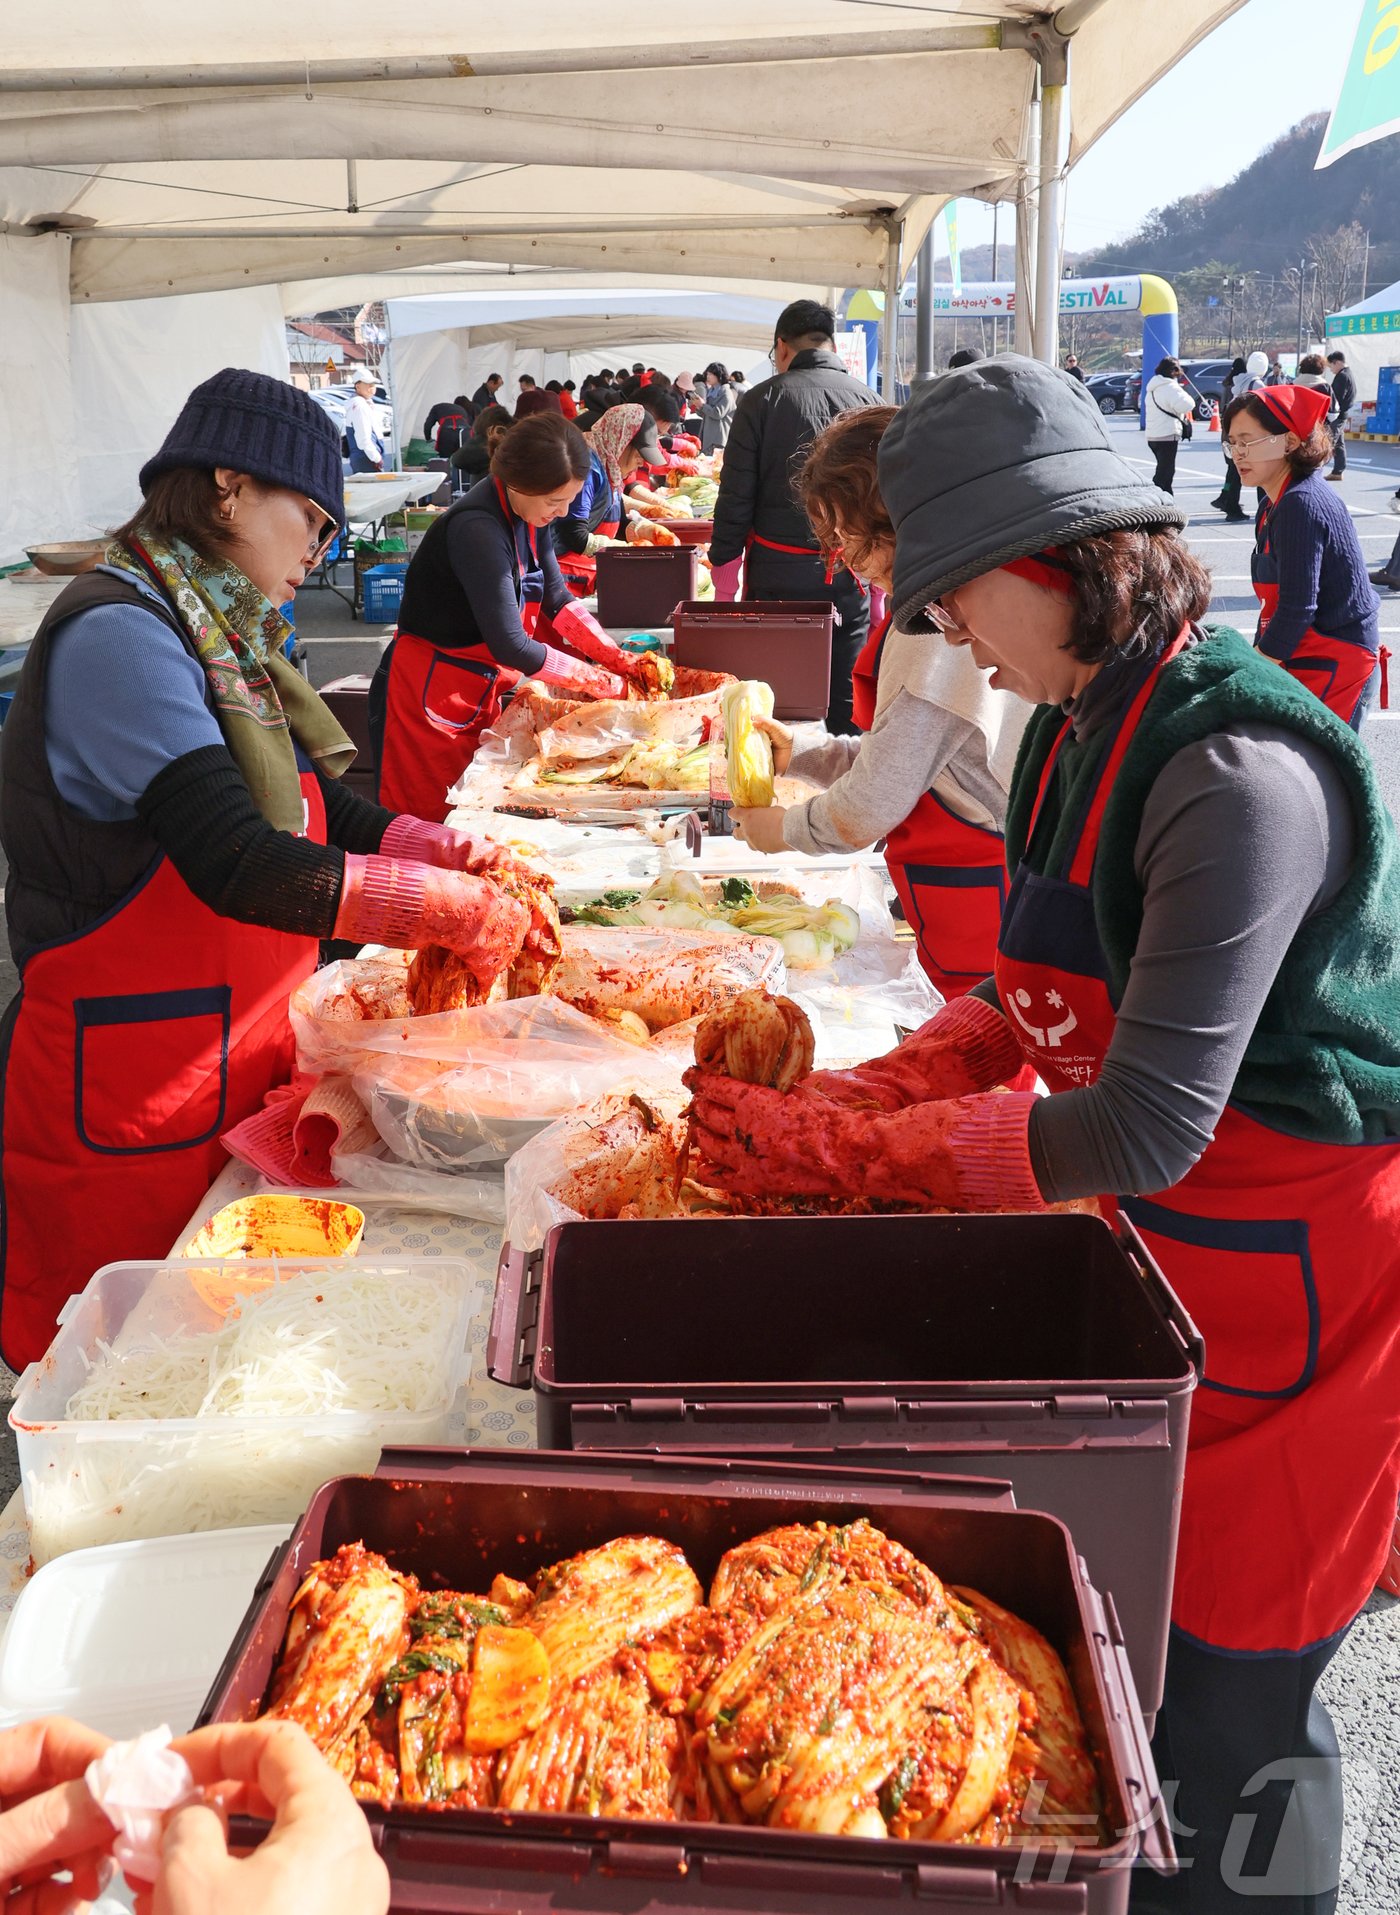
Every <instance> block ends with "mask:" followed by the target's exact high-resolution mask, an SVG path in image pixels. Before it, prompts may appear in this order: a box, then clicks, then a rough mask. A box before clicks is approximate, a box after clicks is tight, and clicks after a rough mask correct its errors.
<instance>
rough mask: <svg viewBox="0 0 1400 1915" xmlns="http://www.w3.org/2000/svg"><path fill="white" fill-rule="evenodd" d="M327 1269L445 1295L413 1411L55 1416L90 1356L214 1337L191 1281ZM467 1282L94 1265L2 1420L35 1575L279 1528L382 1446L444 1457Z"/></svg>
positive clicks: (194, 1265) (397, 1273)
mask: <svg viewBox="0 0 1400 1915" xmlns="http://www.w3.org/2000/svg"><path fill="white" fill-rule="evenodd" d="M337 1269H341V1270H345V1269H353V1270H356V1271H358V1272H359V1273H360V1274H361V1275H364V1274H366V1273H369V1274H372V1275H375V1276H378V1277H382V1278H383V1280H384V1282H385V1283H386V1284H393V1283H394V1282H395V1280H396V1279H402V1278H404V1277H406V1276H415V1277H420V1276H426V1277H430V1278H432V1279H433V1280H434V1281H436V1282H437V1283H439V1284H441V1285H443V1286H444V1287H445V1288H446V1290H447V1291H448V1293H449V1296H450V1298H451V1301H452V1308H453V1311H454V1315H453V1319H452V1328H451V1331H450V1334H449V1335H448V1336H447V1337H446V1339H445V1340H444V1343H443V1346H442V1348H441V1350H440V1352H439V1353H438V1357H437V1361H436V1363H435V1365H434V1368H433V1371H432V1373H431V1375H429V1376H427V1377H425V1378H424V1397H423V1402H424V1407H423V1408H422V1409H421V1410H418V1411H414V1412H405V1411H388V1410H386V1411H379V1412H374V1413H369V1412H359V1411H344V1410H342V1411H335V1412H331V1413H328V1414H325V1415H321V1416H288V1417H271V1416H268V1417H251V1416H242V1417H240V1416H211V1417H204V1418H195V1417H186V1418H178V1419H177V1418H120V1419H111V1420H108V1421H106V1422H98V1421H86V1420H78V1419H73V1418H70V1417H69V1416H68V1404H69V1401H70V1400H71V1398H72V1396H73V1394H74V1392H75V1391H76V1390H77V1389H78V1387H79V1385H80V1384H82V1383H83V1382H84V1381H85V1380H86V1377H87V1375H88V1371H89V1368H90V1367H91V1364H92V1361H93V1359H94V1358H95V1357H96V1356H97V1355H98V1353H99V1352H98V1345H99V1343H104V1344H107V1345H111V1346H113V1347H114V1348H115V1349H116V1351H117V1353H118V1354H119V1355H120V1354H121V1353H123V1352H124V1351H127V1350H131V1349H136V1348H139V1347H140V1346H141V1343H142V1341H143V1340H145V1339H148V1338H164V1337H171V1336H176V1335H180V1334H182V1333H194V1332H199V1331H206V1330H213V1329H217V1328H218V1326H219V1323H220V1321H221V1319H220V1316H219V1315H218V1314H217V1313H216V1312H215V1311H213V1310H211V1309H210V1307H209V1306H208V1304H206V1303H205V1301H204V1299H203V1297H202V1296H201V1295H200V1293H199V1290H198V1288H197V1287H196V1283H195V1279H196V1278H201V1277H204V1276H206V1275H207V1274H208V1273H216V1274H217V1275H218V1276H219V1277H220V1278H222V1279H223V1280H224V1281H226V1282H241V1281H244V1280H246V1279H247V1278H248V1277H250V1276H251V1277H253V1278H256V1277H257V1275H258V1274H259V1273H260V1272H262V1273H267V1272H271V1273H272V1274H273V1275H274V1276H280V1277H286V1276H289V1275H293V1274H297V1273H299V1272H300V1271H302V1270H312V1271H315V1272H316V1273H317V1274H320V1273H323V1272H327V1271H332V1270H337ZM477 1277H478V1273H477V1271H476V1270H475V1269H474V1268H473V1266H472V1265H471V1264H469V1263H468V1262H466V1261H465V1260H464V1259H462V1258H460V1257H439V1258H433V1259H429V1258H427V1257H418V1256H405V1257H402V1258H392V1259H390V1258H386V1259H384V1260H383V1261H380V1260H377V1259H368V1258H364V1257H359V1258H356V1259H355V1260H354V1261H353V1262H351V1261H349V1260H347V1261H345V1262H343V1263H337V1262H333V1261H316V1262H314V1263H301V1264H298V1263H295V1262H292V1261H290V1260H287V1261H278V1262H276V1263H271V1264H259V1263H256V1262H251V1261H250V1262H246V1263H242V1262H240V1263H227V1264H222V1265H221V1264H218V1263H216V1262H214V1261H213V1260H210V1259H203V1258H201V1259H199V1260H198V1261H197V1262H189V1261H187V1262H181V1261H179V1260H178V1259H173V1258H172V1259H168V1260H166V1261H165V1262H163V1263H111V1264H108V1265H106V1267H105V1268H104V1269H102V1270H99V1271H98V1272H97V1274H96V1276H94V1277H93V1279H92V1280H91V1282H90V1283H89V1284H88V1286H87V1288H86V1289H85V1290H84V1291H83V1293H82V1295H81V1296H79V1297H73V1298H70V1299H69V1301H68V1303H67V1304H66V1305H65V1306H64V1308H63V1310H62V1311H60V1313H59V1325H60V1327H59V1332H58V1335H57V1336H56V1337H55V1338H54V1341H53V1344H52V1345H51V1347H50V1348H49V1350H48V1352H47V1354H46V1355H45V1356H44V1357H43V1358H42V1359H41V1360H40V1361H39V1362H38V1363H34V1364H31V1365H30V1366H29V1368H28V1369H27V1370H26V1371H25V1372H24V1375H23V1376H22V1377H21V1378H20V1379H19V1383H18V1385H17V1386H16V1389H15V1398H14V1403H13V1405H12V1407H11V1409H10V1419H9V1420H10V1427H11V1429H13V1430H14V1432H15V1435H16V1438H17V1443H18V1449H19V1468H20V1481H21V1484H22V1486H23V1489H24V1504H25V1510H26V1512H27V1514H28V1517H29V1524H30V1546H31V1550H32V1553H33V1556H34V1560H35V1562H36V1563H46V1562H48V1561H50V1560H51V1559H52V1558H53V1557H55V1556H59V1555H62V1554H63V1553H64V1552H65V1551H66V1550H70V1549H83V1548H90V1547H93V1546H95V1545H97V1544H100V1543H118V1542H128V1541H132V1540H135V1539H137V1538H141V1537H148V1536H170V1535H178V1534H181V1533H182V1532H184V1531H186V1530H214V1529H238V1528H246V1527H248V1526H250V1525H254V1524H260V1523H280V1522H288V1523H290V1522H293V1521H295V1520H296V1518H297V1517H298V1516H299V1515H300V1514H301V1512H302V1510H303V1509H304V1508H305V1507H306V1504H307V1502H308V1501H309V1500H310V1498H311V1496H312V1494H313V1493H314V1492H315V1490H316V1489H318V1488H319V1486H320V1485H321V1484H322V1483H324V1482H325V1481H326V1480H327V1479H328V1478H329V1477H332V1476H345V1475H350V1476H353V1475H359V1474H362V1473H364V1472H366V1471H372V1470H373V1469H374V1467H375V1465H376V1464H377V1462H378V1461H379V1456H380V1452H381V1450H383V1449H384V1448H386V1447H388V1446H389V1445H410V1446H417V1445H423V1444H434V1443H443V1442H446V1441H448V1440H449V1439H450V1436H451V1429H452V1425H451V1412H452V1406H453V1403H454V1402H455V1400H456V1397H457V1394H458V1391H459V1390H460V1388H461V1386H462V1384H463V1383H464V1382H465V1381H466V1380H467V1378H468V1377H469V1375H470V1373H471V1367H472V1365H471V1354H470V1344H469V1336H470V1332H471V1329H472V1324H473V1319H474V1318H475V1317H476V1316H478V1315H480V1314H481V1311H482V1307H483V1305H482V1300H481V1299H482V1290H481V1285H480V1284H479V1282H478V1280H477Z"/></svg>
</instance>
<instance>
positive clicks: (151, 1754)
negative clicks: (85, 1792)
mask: <svg viewBox="0 0 1400 1915" xmlns="http://www.w3.org/2000/svg"><path fill="white" fill-rule="evenodd" d="M170 1740H171V1737H170V1731H169V1729H168V1728H166V1727H164V1726H162V1727H161V1728H159V1729H148V1730H147V1731H146V1733H145V1735H139V1736H137V1737H136V1739H135V1741H133V1742H114V1743H113V1744H112V1745H111V1747H110V1748H109V1749H106V1750H105V1751H104V1752H103V1753H102V1754H101V1755H100V1756H98V1757H97V1759H96V1760H95V1761H94V1762H91V1763H89V1765H88V1770H87V1776H86V1780H87V1785H88V1788H89V1790H90V1791H91V1794H92V1799H93V1801H94V1802H95V1803H96V1804H97V1806H98V1807H99V1808H100V1809H101V1810H102V1812H103V1814H104V1815H105V1816H106V1817H107V1819H108V1821H109V1822H110V1823H111V1824H112V1826H113V1828H114V1829H116V1831H117V1839H116V1841H115V1842H114V1843H113V1845H112V1853H113V1855H114V1856H115V1857H116V1859H117V1862H118V1865H119V1866H120V1868H121V1871H122V1873H123V1875H125V1876H126V1878H127V1880H128V1881H129V1882H131V1883H133V1884H134V1885H136V1886H139V1885H140V1884H141V1883H143V1882H154V1881H155V1879H156V1877H157V1875H158V1874H159V1873H160V1853H161V1842H162V1840H163V1838H164V1834H165V1822H166V1818H167V1816H169V1815H171V1814H172V1813H173V1812H174V1811H175V1810H176V1809H179V1808H183V1807H184V1806H185V1804H186V1803H187V1802H195V1801H198V1799H199V1790H198V1788H197V1787H196V1785H195V1779H194V1777H193V1776H192V1775H191V1774H190V1767H189V1764H188V1763H187V1762H186V1761H185V1758H184V1757H183V1756H181V1755H177V1754H176V1753H175V1751H174V1750H173V1749H172V1748H171V1746H170Z"/></svg>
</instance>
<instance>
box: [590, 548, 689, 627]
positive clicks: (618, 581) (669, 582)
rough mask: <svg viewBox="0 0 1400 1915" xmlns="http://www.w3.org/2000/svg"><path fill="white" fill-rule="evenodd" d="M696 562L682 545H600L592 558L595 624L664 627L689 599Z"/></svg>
mask: <svg viewBox="0 0 1400 1915" xmlns="http://www.w3.org/2000/svg"><path fill="white" fill-rule="evenodd" d="M698 566H699V559H698V558H697V557H696V554H695V552H694V550H693V549H692V548H691V547H690V546H688V545H629V546H627V547H626V549H625V550H624V549H623V548H622V547H620V546H613V547H611V548H607V547H605V548H604V549H603V551H601V552H600V553H599V554H598V621H599V623H600V624H602V625H611V626H616V625H638V626H642V625H668V624H669V623H670V620H671V614H672V612H674V611H675V609H676V607H677V606H678V605H679V604H680V603H681V602H682V600H684V599H688V598H694V596H695V581H696V577H697V569H698Z"/></svg>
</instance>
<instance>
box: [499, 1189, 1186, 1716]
mask: <svg viewBox="0 0 1400 1915" xmlns="http://www.w3.org/2000/svg"><path fill="white" fill-rule="evenodd" d="M1202 1361H1203V1356H1202V1345H1201V1339H1200V1336H1199V1334H1198V1333H1197V1331H1196V1328H1195V1326H1194V1325H1193V1323H1192V1322H1191V1319H1190V1317H1189V1316H1187V1314H1186V1312H1185V1311H1184V1310H1183V1308H1182V1306H1181V1304H1180V1302H1179V1301H1178V1299H1177V1298H1176V1297H1175V1296H1174V1295H1173V1293H1172V1291H1171V1289H1170V1288H1169V1286H1168V1284H1167V1282H1166V1279H1165V1278H1164V1277H1163V1275H1162V1273H1161V1271H1160V1270H1159V1269H1158V1268H1157V1265H1156V1264H1155V1263H1154V1262H1153V1260H1152V1258H1151V1256H1150V1255H1149V1254H1148V1252H1147V1250H1146V1249H1145V1247H1144V1246H1143V1243H1142V1240H1141V1238H1139V1236H1138V1235H1137V1233H1136V1231H1134V1230H1133V1228H1132V1226H1131V1225H1130V1224H1126V1223H1124V1224H1123V1225H1122V1227H1121V1229H1120V1230H1119V1231H1118V1232H1116V1233H1115V1232H1114V1231H1113V1230H1111V1229H1110V1228H1109V1226H1108V1225H1107V1224H1106V1223H1105V1222H1104V1221H1103V1220H1102V1219H1101V1218H1098V1217H1087V1216H1066V1215H1053V1216H1043V1217H1032V1216H1010V1217H998V1216H985V1217H937V1216H935V1217H928V1216H893V1217H759V1218H742V1219H740V1218H731V1219H726V1220H723V1221H720V1220H713V1221H704V1222H697V1221H695V1220H694V1219H687V1218H682V1219H671V1220H662V1221H656V1222H644V1221H642V1220H640V1219H629V1220H627V1221H620V1222H617V1223H570V1224H563V1225H561V1226H559V1227H558V1228H556V1229H555V1230H552V1231H551V1232H550V1235H549V1238H548V1240H547V1242H546V1244H545V1247H544V1249H543V1250H542V1251H534V1252H531V1253H530V1254H528V1255H522V1254H520V1253H518V1252H516V1251H513V1250H512V1249H511V1248H510V1247H509V1246H507V1248H506V1249H505V1251H504V1252H503V1254H502V1258H501V1269H500V1276H499V1278H498V1281H497V1287H496V1305H495V1311H494V1314H493V1318H492V1324H491V1335H490V1340H489V1341H488V1344H487V1363H488V1367H489V1368H490V1371H491V1373H492V1375H493V1376H495V1377H496V1378H497V1379H498V1380H499V1381H501V1382H505V1383H508V1384H510V1385H512V1386H513V1387H515V1388H518V1389H525V1388H529V1387H531V1386H532V1385H533V1388H534V1391H535V1403H536V1410H537V1414H538V1419H539V1440H540V1442H541V1444H543V1445H544V1447H545V1448H547V1449H566V1448H572V1449H592V1450H663V1451H677V1452H679V1451H685V1452H689V1453H691V1454H694V1453H696V1452H701V1451H703V1452H704V1453H705V1454H707V1455H708V1454H710V1453H711V1452H713V1453H716V1454H722V1455H728V1456H735V1455H759V1456H783V1457H787V1458H792V1457H794V1456H801V1458H802V1459H803V1460H804V1461H810V1460H812V1458H813V1457H814V1456H816V1455H817V1454H823V1455H830V1457H831V1460H832V1461H833V1462H839V1463H842V1464H845V1463H848V1462H860V1463H862V1464H877V1465H878V1466H879V1467H881V1468H884V1469H894V1468H910V1469H939V1470H954V1471H956V1472H957V1473H958V1474H959V1475H968V1476H979V1475H985V1476H992V1477H1005V1478H1006V1479H1007V1480H1008V1481H1009V1482H1010V1483H1011V1484H1012V1485H1013V1487H1014V1489H1015V1491H1016V1496H1017V1500H1018V1501H1019V1502H1020V1503H1021V1504H1023V1505H1025V1506H1027V1507H1029V1508H1032V1509H1044V1510H1049V1511H1050V1512H1051V1514H1052V1515H1055V1516H1058V1517H1059V1518H1060V1520H1061V1521H1062V1522H1064V1523H1066V1524H1068V1526H1069V1528H1070V1529H1071V1530H1072V1531H1073V1533H1074V1536H1075V1539H1076V1541H1077V1542H1078V1544H1079V1547H1080V1548H1081V1549H1082V1550H1083V1551H1084V1554H1085V1557H1086V1559H1087V1561H1088V1566H1089V1573H1090V1575H1091V1576H1092V1577H1093V1579H1094V1581H1095V1583H1096V1584H1097V1586H1098V1587H1099V1588H1100V1589H1103V1590H1106V1591H1108V1592H1109V1593H1110V1594H1111V1595H1112V1597H1113V1600H1114V1602H1115V1604H1116V1605H1117V1609H1118V1613H1119V1615H1120V1616H1121V1617H1122V1618H1123V1626H1124V1629H1125V1631H1126V1633H1127V1639H1128V1648H1129V1651H1130V1653H1131V1655H1132V1658H1133V1672H1134V1675H1135V1677H1136V1679H1137V1686H1138V1693H1139V1694H1140V1695H1141V1697H1142V1702H1143V1707H1144V1709H1145V1710H1146V1711H1147V1713H1148V1716H1149V1718H1151V1717H1153V1716H1155V1713H1156V1711H1157V1709H1158V1708H1159V1706H1160V1704H1161V1698H1162V1681H1163V1675H1164V1671H1165V1666H1166V1653H1167V1633H1168V1628H1169V1625H1170V1620H1171V1589H1172V1577H1173V1573H1174V1570H1175V1565H1176V1537H1177V1523H1178V1518H1179V1515H1180V1507H1181V1485H1182V1478H1183V1475H1184V1472H1185V1467H1186V1437H1187V1429H1188V1425H1189V1421H1190V1413H1191V1398H1192V1394H1193V1392H1194V1390H1195V1386H1196V1379H1197V1374H1198V1372H1199V1369H1200V1366H1201V1363H1202Z"/></svg>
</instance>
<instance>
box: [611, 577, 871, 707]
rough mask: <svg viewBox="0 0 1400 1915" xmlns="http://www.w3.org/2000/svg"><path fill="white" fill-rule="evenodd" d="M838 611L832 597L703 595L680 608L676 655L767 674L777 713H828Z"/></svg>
mask: <svg viewBox="0 0 1400 1915" xmlns="http://www.w3.org/2000/svg"><path fill="white" fill-rule="evenodd" d="M835 617H836V614H835V610H834V608H833V606H832V604H831V602H830V600H829V599H771V600H766V599H755V600H754V601H753V602H752V603H750V602H749V601H747V600H740V601H739V602H738V603H737V604H733V605H716V604H714V603H712V602H711V601H709V600H706V599H702V600H696V601H692V602H691V603H689V604H686V605H682V606H679V607H678V608H677V611H676V616H675V619H674V620H673V621H672V622H673V624H674V626H675V632H676V642H675V644H674V645H673V646H672V647H671V657H672V660H673V661H674V662H675V663H676V664H677V665H693V666H696V667H698V669H699V670H701V671H706V672H732V673H733V675H734V676H735V678H759V679H762V681H763V682H764V684H766V685H770V686H771V687H772V689H773V716H774V717H775V718H781V719H784V720H786V721H789V722H791V721H795V720H800V719H807V718H825V716H826V708H827V706H828V704H829V703H830V702H831V630H832V625H833V623H834V622H835ZM605 622H606V621H605Z"/></svg>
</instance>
